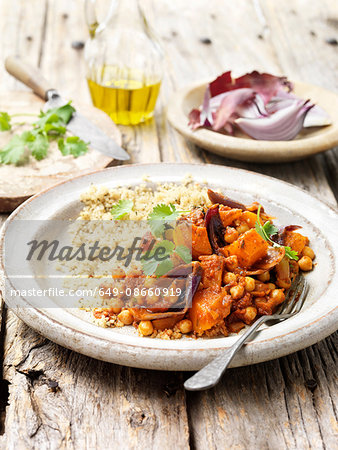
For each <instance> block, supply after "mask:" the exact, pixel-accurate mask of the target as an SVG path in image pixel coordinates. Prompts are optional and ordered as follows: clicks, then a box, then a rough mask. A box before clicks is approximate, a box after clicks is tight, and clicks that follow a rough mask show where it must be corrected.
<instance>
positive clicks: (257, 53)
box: [0, 0, 338, 450]
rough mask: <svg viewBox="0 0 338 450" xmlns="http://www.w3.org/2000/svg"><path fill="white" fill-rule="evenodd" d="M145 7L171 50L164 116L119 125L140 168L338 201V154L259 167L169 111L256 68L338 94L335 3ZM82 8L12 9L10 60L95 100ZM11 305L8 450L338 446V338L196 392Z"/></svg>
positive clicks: (3, 8)
mask: <svg viewBox="0 0 338 450" xmlns="http://www.w3.org/2000/svg"><path fill="white" fill-rule="evenodd" d="M144 3H146V7H147V8H148V13H149V17H150V19H151V20H152V22H153V24H154V26H155V28H156V30H157V32H158V34H159V36H160V39H161V41H162V44H163V47H164V49H165V51H166V59H165V78H164V80H163V84H162V88H161V93H160V97H159V101H158V105H157V109H156V115H155V118H154V119H153V120H152V121H150V122H148V123H147V124H144V125H140V126H137V127H133V128H132V127H120V131H121V133H122V138H123V142H124V144H125V145H126V147H127V150H128V151H130V152H131V153H132V162H155V161H158V162H160V161H181V162H214V163H218V164H224V165H229V166H234V167H241V168H246V169H249V170H254V171H256V172H260V173H264V174H268V175H271V176H274V177H277V178H280V179H282V180H285V181H288V182H290V183H293V184H295V185H297V186H300V187H302V188H304V189H306V190H308V191H310V192H311V193H313V194H314V195H317V196H320V197H321V198H324V199H325V200H326V201H328V202H330V203H331V204H335V198H338V185H337V179H338V177H337V162H338V161H337V160H338V153H337V149H336V150H331V151H329V152H326V153H325V154H323V155H317V156H315V157H312V158H309V159H307V160H304V161H301V162H297V163H293V164H279V165H271V164H251V165H249V164H245V163H240V162H234V161H230V160H226V159H224V158H221V157H217V156H215V155H211V154H209V153H207V152H205V151H204V150H202V149H200V148H197V147H195V146H194V145H192V144H190V143H188V142H186V141H185V140H184V139H183V138H182V137H180V136H179V135H178V134H177V133H176V132H175V131H174V130H173V129H172V128H171V127H170V126H169V124H168V123H167V121H166V118H165V115H164V113H165V106H166V104H167V102H168V100H169V98H170V97H171V95H172V92H174V91H176V90H177V89H179V88H181V87H183V86H184V85H187V84H189V83H191V82H194V81H197V80H198V79H201V78H210V77H214V76H216V75H217V74H218V73H220V72H221V71H223V70H225V69H228V68H233V69H235V72H236V73H238V74H241V73H243V72H246V71H249V70H252V69H258V70H265V71H270V72H274V73H276V74H284V73H285V74H287V75H288V76H290V77H293V78H296V79H302V80H303V81H305V82H310V83H315V84H318V85H321V86H323V87H325V88H327V89H334V90H337V83H338V80H337V77H336V73H337V71H336V68H337V66H336V61H337V59H335V58H336V54H337V47H336V46H330V45H329V44H327V43H326V42H325V39H327V38H330V37H336V34H337V17H338V10H337V6H336V5H335V3H334V2H331V1H330V0H323V1H320V0H314V1H313V2H307V1H306V0H295V1H291V0H287V1H284V2H275V1H274V0H253V1H248V0H238V1H236V2H231V1H230V0H225V1H224V2H219V1H217V0H208V1H207V0H195V1H194V2H181V1H179V0H170V1H169V0H163V1H161V2H156V1H150V0H149V1H146V0H145V1H144ZM9 5H10V6H9ZM82 7H83V5H82V1H81V0H73V1H69V0H59V1H57V2H56V1H53V0H32V1H30V2H25V1H24V0H11V1H10V3H9V0H5V1H3V2H1V3H0V26H1V29H2V30H3V39H2V41H1V44H0V58H1V60H2V59H3V58H4V57H5V56H7V55H8V54H12V53H19V54H21V56H27V58H28V59H29V60H30V61H31V62H32V63H33V64H36V65H39V66H40V67H41V68H42V69H43V71H44V73H45V75H46V77H48V78H50V79H51V81H52V82H53V83H54V84H55V86H56V87H58V88H60V89H62V91H63V92H64V93H65V95H69V96H76V95H78V96H79V97H81V100H83V101H85V100H88V99H89V96H88V91H87V87H86V82H85V68H84V64H83V52H82V51H81V50H74V49H73V48H72V47H71V42H72V41H73V40H83V39H85V37H86V36H87V34H86V30H85V25H84V19H83V15H82ZM32 24H33V25H32ZM313 33H314V34H313ZM28 37H30V38H29V39H28ZM0 83H1V89H13V88H15V89H18V88H22V89H24V88H23V87H22V86H19V84H18V83H17V82H15V81H14V80H13V79H11V78H10V77H9V76H8V75H7V74H6V73H5V72H4V71H3V70H0ZM2 311H3V316H2V317H3V324H5V326H3V328H2V338H3V339H2V343H3V350H4V361H3V375H4V380H3V381H2V384H1V385H0V387H1V386H4V388H1V393H2V394H3V397H4V401H3V402H1V403H0V417H1V419H2V425H3V426H2V428H1V427H0V430H1V431H0V433H3V435H2V436H1V441H0V443H1V444H2V445H3V447H4V448H9V449H14V448H15V449H16V448H29V449H30V448H48V449H49V448H50V449H54V448H75V449H78V448H81V449H82V448H89V449H92V448H114V449H115V448H122V449H124V448H145V447H146V448H154V449H155V448H156V449H157V448H178V449H186V448H189V445H190V446H191V448H197V449H205V448H222V449H223V448H226V449H233V448H236V449H247V448H250V449H265V448H267V449H278V450H279V449H284V448H285V449H308V448H315V449H322V448H323V449H324V448H326V449H331V448H335V447H336V440H337V431H338V426H337V389H336V386H337V375H336V374H337V371H336V369H337V362H338V357H337V351H336V347H335V345H336V343H337V334H336V335H333V336H331V337H330V338H328V339H326V340H325V341H322V342H320V343H319V344H317V345H315V346H313V347H310V348H308V349H305V350H303V351H301V352H298V353H296V354H293V355H290V356H287V357H285V358H281V359H279V360H276V361H270V362H267V363H264V364H259V365H256V366H251V367H247V368H240V369H231V370H229V372H228V373H227V374H226V375H225V377H224V379H223V380H222V383H221V384H220V385H219V386H217V387H216V388H214V389H213V390H211V391H208V392H203V393H188V394H187V396H185V393H184V391H183V389H182V381H183V379H184V377H185V376H186V375H184V374H182V373H164V372H149V371H145V370H137V369H130V368H123V367H120V366H114V365H110V364H106V363H102V362H99V361H95V360H92V359H90V358H86V357H84V356H81V355H78V354H75V353H73V352H70V351H69V350H65V349H62V348H60V347H58V346H57V345H55V344H53V343H51V342H49V341H48V340H46V339H44V338H42V337H41V336H39V335H38V334H37V333H35V332H34V331H32V330H30V329H29V328H28V327H26V326H25V325H24V324H23V323H22V322H21V321H20V320H18V319H17V318H16V317H15V316H14V315H13V313H12V312H10V311H9V312H8V314H7V318H6V314H5V313H4V311H5V309H2ZM187 376H188V375H187ZM8 382H9V383H10V385H9V391H10V394H9V398H8V406H7V409H6V416H5V414H4V412H5V411H4V409H5V408H4V405H6V398H5V397H6V396H5V394H6V386H7V383H8Z"/></svg>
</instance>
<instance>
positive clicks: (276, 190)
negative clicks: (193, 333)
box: [0, 164, 338, 370]
mask: <svg viewBox="0 0 338 450" xmlns="http://www.w3.org/2000/svg"><path fill="white" fill-rule="evenodd" d="M186 174H191V175H193V177H194V179H195V180H196V181H198V182H200V183H206V184H207V185H208V186H210V187H211V188H217V187H218V188H221V189H222V191H223V192H224V193H226V195H228V196H230V197H232V198H234V199H236V200H239V201H241V202H244V203H249V202H251V201H253V200H256V201H257V200H258V201H259V202H260V203H262V204H263V205H264V207H265V208H266V210H267V211H268V212H269V213H271V215H272V216H275V217H277V218H278V220H277V221H276V223H277V225H289V224H298V225H301V226H302V227H303V233H304V234H305V235H306V236H308V237H309V238H310V243H311V247H312V248H313V249H314V251H315V253H316V259H315V263H316V265H315V269H314V270H313V271H312V272H311V273H309V274H307V275H306V277H307V279H308V282H309V284H310V291H309V294H308V296H307V299H306V303H305V305H304V308H303V310H302V311H301V312H300V313H299V314H298V315H297V316H295V317H293V318H290V319H288V320H286V321H284V322H281V323H278V324H276V325H271V326H270V327H267V328H265V329H262V330H261V331H260V332H259V333H258V334H257V335H256V336H255V338H254V340H253V341H251V342H249V343H248V344H246V345H245V346H244V348H243V349H242V350H241V351H240V352H239V353H238V354H237V355H236V357H235V359H234V361H233V362H232V366H233V367H234V366H243V365H247V364H253V363H258V362H261V361H267V360H270V359H274V358H278V357H281V356H284V355H286V354H289V353H292V352H295V351H297V350H300V349H302V348H304V347H307V346H309V345H312V344H314V343H315V342H317V341H319V340H321V339H323V338H325V337H326V336H328V335H329V334H330V333H332V332H334V331H335V329H336V328H337V323H338V308H337V302H338V297H337V291H338V277H337V254H338V237H337V232H336V230H337V222H338V221H337V212H336V211H335V210H334V209H333V208H332V207H330V206H328V205H327V204H325V203H324V202H322V201H320V200H318V199H317V198H315V197H313V196H311V195H310V194H308V193H307V192H305V191H303V190H301V189H298V188H296V187H294V186H292V185H290V184H288V183H284V182H282V181H279V180H276V179H274V178H270V177H267V176H264V175H259V174H256V173H252V172H249V171H245V170H239V169H234V168H229V167H222V166H216V165H199V164H196V165H195V164H146V165H134V166H121V167H113V168H110V169H105V170H103V171H98V172H94V173H92V174H88V175H84V176H80V177H78V178H74V179H72V180H70V181H67V182H64V183H60V184H58V185H56V186H55V187H53V188H50V189H48V190H46V191H44V192H42V193H40V194H38V195H36V196H35V197H33V198H31V199H29V200H27V201H26V202H25V203H24V204H23V205H21V206H20V207H19V208H18V209H17V210H16V211H15V212H14V213H13V214H12V215H11V216H10V217H9V219H8V220H7V222H6V223H5V225H4V227H3V229H2V231H1V236H0V239H1V240H0V246H1V248H2V249H3V244H4V236H5V234H6V233H8V234H10V233H12V232H14V230H15V229H16V227H15V226H14V224H15V223H17V220H32V219H34V220H37V219H41V220H48V219H52V218H53V219H57V218H74V217H76V215H77V214H78V212H79V211H80V209H81V202H80V200H79V198H80V194H81V193H82V192H84V191H85V190H87V189H88V187H89V186H90V184H95V185H101V186H108V187H110V188H113V187H115V186H117V185H122V186H133V185H137V184H139V183H141V181H142V178H143V177H144V175H148V176H149V177H150V179H151V180H152V181H154V182H175V183H179V182H180V181H181V180H182V178H183V177H184V176H185V175H186ZM29 238H30V235H29V230H27V239H29ZM27 242H28V241H27ZM15 257H16V256H15V255H13V258H12V259H13V262H15ZM3 261H4V254H3V250H1V270H2V271H3V272H4V274H5V275H6V268H5V267H4V263H3ZM33 271H34V263H33V262H32V273H33ZM6 282H7V286H6V287H7V292H8V291H9V290H10V289H11V288H12V289H15V288H17V287H19V286H20V282H19V281H18V282H13V281H12V284H10V283H9V281H8V280H6ZM45 282H46V280H45ZM36 283H37V284H38V283H39V280H37V281H36ZM16 300H17V299H15V298H11V297H10V296H7V298H6V302H7V304H8V306H9V307H11V306H13V305H14V304H15V301H16ZM21 301H22V302H24V304H25V305H26V306H25V307H22V308H19V309H16V310H15V311H14V312H15V313H16V314H17V315H18V316H19V317H20V318H21V319H22V320H23V321H24V322H26V323H27V324H28V325H29V326H31V327H32V328H34V329H36V330H37V331H38V332H39V333H41V334H42V335H44V336H46V337H48V338H49V339H51V340H52V341H55V342H57V343H58V344H60V345H63V346H65V347H67V348H70V349H72V350H75V351H77V352H80V353H83V354H86V355H88V356H91V357H94V358H97V359H101V360H105V361H110V362H113V363H117V364H123V365H127V366H133V367H143V368H148V369H164V370H197V369H200V368H201V367H202V366H204V365H205V364H206V363H208V362H209V361H210V360H211V359H212V358H214V357H215V356H217V355H218V354H219V353H220V352H221V351H223V350H224V349H226V348H227V347H229V346H230V345H232V344H233V343H234V342H235V340H236V339H237V336H236V335H231V336H229V337H219V338H213V339H192V338H183V339H180V340H172V341H165V340H161V339H150V338H142V337H139V336H138V335H137V333H136V331H135V329H134V328H132V327H123V328H115V329H110V328H100V327H98V326H96V325H94V324H93V323H90V322H89V321H88V320H86V319H85V318H84V317H82V316H81V315H79V314H78V310H76V311H74V310H67V309H63V308H60V307H58V308H45V309H38V308H36V307H34V306H33V305H32V300H31V299H30V298H28V297H27V298H21ZM49 301H52V300H51V299H49ZM35 304H36V303H35Z"/></svg>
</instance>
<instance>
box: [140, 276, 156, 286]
mask: <svg viewBox="0 0 338 450" xmlns="http://www.w3.org/2000/svg"><path fill="white" fill-rule="evenodd" d="M156 281H157V280H156V278H152V277H147V278H146V279H145V280H144V281H143V286H144V287H145V288H151V287H153V286H154V285H155V284H156Z"/></svg>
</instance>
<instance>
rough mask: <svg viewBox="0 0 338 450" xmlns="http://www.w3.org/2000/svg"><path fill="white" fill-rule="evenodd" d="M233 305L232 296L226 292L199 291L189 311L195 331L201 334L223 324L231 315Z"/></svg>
mask: <svg viewBox="0 0 338 450" xmlns="http://www.w3.org/2000/svg"><path fill="white" fill-rule="evenodd" d="M231 304H232V300H231V296H230V295H227V294H226V291H225V290H221V291H220V292H215V291H214V290H213V289H210V288H208V289H201V290H200V291H197V292H196V294H195V296H194V298H193V301H192V307H191V309H190V310H189V315H190V319H191V321H192V326H193V330H194V331H195V332H196V333H200V334H201V333H203V332H204V331H206V330H210V328H212V327H214V326H215V325H217V324H219V323H221V322H222V321H223V319H224V318H225V317H227V316H228V315H229V314H230V309H231Z"/></svg>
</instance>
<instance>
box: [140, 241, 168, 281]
mask: <svg viewBox="0 0 338 450" xmlns="http://www.w3.org/2000/svg"><path fill="white" fill-rule="evenodd" d="M174 248H175V244H174V243H173V242H171V241H168V240H166V239H164V240H162V241H159V242H157V244H155V245H154V247H153V249H152V250H151V252H150V254H149V255H148V257H147V259H144V258H142V259H141V264H142V270H143V273H144V274H145V275H156V276H157V277H161V276H163V275H165V274H166V273H168V272H169V271H170V270H171V269H173V267H174V263H173V262H172V260H171V259H170V256H171V255H172V254H173V251H174ZM160 249H162V252H161V253H162V254H161V261H159V260H158V259H156V258H155V254H156V252H158V251H159V250H160ZM163 250H164V251H163Z"/></svg>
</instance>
